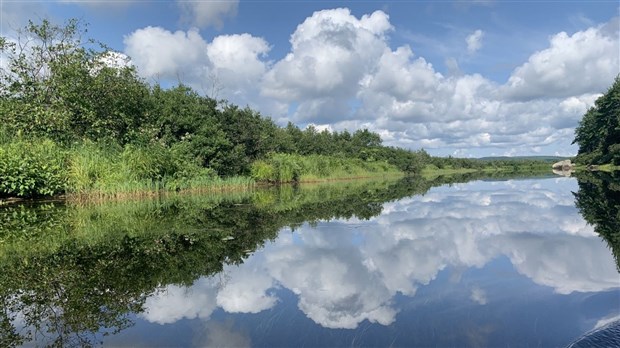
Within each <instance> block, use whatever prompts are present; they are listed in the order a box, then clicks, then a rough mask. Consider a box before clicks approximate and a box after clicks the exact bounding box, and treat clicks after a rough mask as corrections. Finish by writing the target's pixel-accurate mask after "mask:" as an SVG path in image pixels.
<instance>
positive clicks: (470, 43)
mask: <svg viewBox="0 0 620 348" xmlns="http://www.w3.org/2000/svg"><path fill="white" fill-rule="evenodd" d="M483 36H484V32H483V31H482V30H480V29H478V30H476V31H474V32H473V33H472V34H471V35H469V36H467V38H466V39H465V42H466V43H467V52H468V53H469V54H474V53H476V52H477V51H478V50H479V49H480V48H481V47H482V37H483Z"/></svg>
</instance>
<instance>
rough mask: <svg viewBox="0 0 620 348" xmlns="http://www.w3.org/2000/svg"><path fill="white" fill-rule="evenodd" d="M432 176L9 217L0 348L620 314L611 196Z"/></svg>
mask: <svg viewBox="0 0 620 348" xmlns="http://www.w3.org/2000/svg"><path fill="white" fill-rule="evenodd" d="M464 181H466V180H464ZM441 182H443V179H442V178H439V179H438V180H437V181H435V182H424V181H420V180H414V181H411V180H408V181H402V182H373V183H348V184H345V185H334V186H330V187H325V186H316V187H301V188H291V187H285V188H280V189H273V190H269V191H260V192H254V193H244V194H239V195H237V196H231V197H227V198H225V199H224V198H222V197H221V196H217V197H216V196H214V197H205V196H201V197H193V196H192V197H174V198H168V199H159V200H154V201H149V202H141V203H123V204H108V205H96V206H75V205H64V204H47V205H43V206H38V207H36V209H32V208H29V207H23V206H21V207H10V208H5V209H3V210H0V220H1V221H0V238H1V240H2V245H1V246H0V301H2V302H1V303H2V305H3V308H4V311H2V312H0V323H1V325H0V330H2V331H0V345H2V346H11V345H15V344H20V343H25V342H34V343H35V344H40V345H46V344H57V345H78V346H83V345H89V344H95V345H96V344H98V343H99V342H105V344H106V345H112V346H123V345H124V346H157V345H159V346H171V345H172V346H211V345H215V346H222V345H224V346H250V345H254V346H283V345H284V346H297V345H304V344H305V345H311V346H326V345H330V346H335V345H338V346H339V345H362V346H372V345H386V342H391V343H392V344H394V345H397V346H398V345H400V346H403V345H404V346H412V345H423V346H428V345H433V346H454V345H456V346H489V345H504V344H506V343H507V342H508V343H511V344H515V345H533V344H537V345H543V346H557V345H567V344H568V343H570V342H571V341H572V340H573V339H575V338H577V337H578V336H579V335H580V333H582V332H586V331H588V330H590V329H592V328H593V327H595V326H596V325H599V326H600V325H604V324H607V323H609V322H610V321H614V320H615V319H614V318H616V317H617V316H620V310H619V309H618V308H620V291H619V290H618V288H620V279H619V278H618V272H617V269H616V265H615V263H614V258H613V256H612V255H614V253H616V255H617V251H618V248H617V243H618V242H617V241H618V240H619V239H618V238H617V236H618V229H615V228H616V227H617V225H614V223H616V224H617V220H614V221H616V222H609V221H607V219H609V218H610V217H613V216H614V215H613V214H616V216H617V212H618V210H617V209H618V206H619V205H618V204H615V203H613V202H616V201H612V197H615V196H613V194H614V192H615V191H613V190H611V191H609V187H615V186H610V185H606V186H604V187H605V188H604V189H600V190H597V189H596V188H597V187H599V186H596V185H597V184H596V181H595V180H594V179H590V181H588V182H587V184H585V183H584V182H585V181H584V180H582V181H580V183H579V184H578V183H577V181H576V180H575V179H571V178H561V179H545V180H540V179H537V180H508V181H474V182H469V183H461V184H453V185H451V186H441V187H434V188H432V187H433V186H436V185H438V184H439V183H441ZM584 185H595V186H587V187H586V186H584ZM616 191H617V190H616ZM572 192H576V194H575V197H576V198H575V197H574V196H573V194H572ZM601 192H603V193H601ZM605 192H607V193H608V194H607V195H605ZM592 193H596V194H592ZM403 197H405V198H403ZM575 200H576V201H577V207H578V208H577V207H576V206H575ZM596 202H603V203H600V204H594V203H596ZM612 203H613V204H612ZM614 204H615V205H614ZM605 206H612V207H615V208H613V209H616V210H615V213H614V212H613V211H611V213H609V212H608V210H605V209H604V208H603V207H605ZM593 207H598V208H596V209H594V208H593ZM578 209H579V210H578ZM579 211H581V212H582V213H583V214H584V216H585V217H586V219H585V220H584V218H582V217H581V215H580V214H579ZM602 213H605V214H606V215H605V217H604V218H601V217H600V215H599V214H602ZM610 214H611V215H610ZM586 221H587V222H586ZM588 222H589V223H591V224H594V225H589V224H588ZM601 226H602V227H601ZM599 235H601V236H603V238H601V237H600V236H599ZM614 243H616V244H614ZM608 245H609V246H611V247H612V249H613V253H612V252H610V251H609V250H608ZM614 245H615V246H614ZM334 329H336V330H334ZM337 329H346V330H337ZM106 332H110V333H114V334H115V335H112V336H109V337H104V336H103V334H104V333H106Z"/></svg>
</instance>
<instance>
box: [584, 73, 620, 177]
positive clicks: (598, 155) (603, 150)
mask: <svg viewBox="0 0 620 348" xmlns="http://www.w3.org/2000/svg"><path fill="white" fill-rule="evenodd" d="M574 143H577V144H578V145H579V152H578V154H577V158H576V160H577V161H578V162H579V163H583V164H605V163H613V164H615V165H619V164H620V75H619V76H617V77H616V79H615V81H614V83H613V85H612V86H611V87H610V88H609V89H608V90H607V92H606V93H605V94H603V95H602V96H601V97H600V98H598V99H597V100H596V101H595V103H594V106H593V107H592V108H590V109H589V110H588V111H587V112H586V113H585V114H584V115H583V118H582V119H581V121H580V122H579V126H578V127H577V128H576V129H575V140H573V144H574Z"/></svg>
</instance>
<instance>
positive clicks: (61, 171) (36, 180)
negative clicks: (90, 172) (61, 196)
mask: <svg viewBox="0 0 620 348" xmlns="http://www.w3.org/2000/svg"><path fill="white" fill-rule="evenodd" d="M66 185H67V172H66V152H65V151H63V150H62V149H61V148H60V147H59V146H58V145H56V143H54V142H52V141H51V140H36V141H34V140H32V141H30V140H17V141H13V142H11V143H8V144H4V145H0V196H17V197H33V196H43V195H54V194H58V193H61V192H64V190H65V188H66Z"/></svg>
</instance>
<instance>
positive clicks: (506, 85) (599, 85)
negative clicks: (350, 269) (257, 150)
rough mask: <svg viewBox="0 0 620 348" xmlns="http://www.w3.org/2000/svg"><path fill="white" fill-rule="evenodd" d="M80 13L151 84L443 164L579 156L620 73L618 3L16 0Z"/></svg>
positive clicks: (15, 22) (49, 10)
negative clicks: (577, 136) (373, 138)
mask: <svg viewBox="0 0 620 348" xmlns="http://www.w3.org/2000/svg"><path fill="white" fill-rule="evenodd" d="M0 2H1V11H0V12H1V14H2V18H1V19H2V23H1V28H2V32H3V35H5V36H9V37H10V36H12V35H13V28H16V27H20V26H22V25H23V24H24V23H25V22H26V21H27V20H28V19H36V18H49V19H51V20H52V21H55V22H62V21H63V20H65V19H67V18H80V19H82V20H83V21H84V22H87V23H89V33H88V36H89V37H92V38H94V39H97V40H99V41H102V42H104V43H106V44H108V45H109V46H110V47H111V48H112V49H115V50H117V51H119V52H121V53H123V54H126V55H128V56H130V58H131V62H132V63H133V64H135V65H136V67H137V69H138V71H139V72H140V74H141V76H143V77H144V78H145V79H146V80H147V81H149V82H160V83H162V84H166V85H169V84H171V83H175V82H176V81H178V80H181V81H182V82H183V83H186V84H189V85H191V86H193V87H194V88H195V89H196V90H198V91H199V92H201V93H205V94H208V95H211V96H214V97H218V98H225V99H228V100H229V101H231V102H233V103H236V104H240V105H249V106H251V107H253V108H255V109H257V110H259V111H261V113H262V114H264V115H266V116H270V117H272V118H273V119H274V120H275V121H276V122H278V123H279V124H285V123H286V122H288V121H292V122H294V123H295V124H297V125H299V126H300V127H305V126H306V125H308V124H314V125H316V126H319V127H321V128H323V127H324V128H329V129H332V130H343V129H349V130H352V129H357V128H360V127H367V128H369V129H371V130H373V131H376V132H378V133H379V134H381V135H382V137H383V139H384V143H386V144H388V145H395V146H402V147H407V148H412V149H418V148H425V149H426V150H427V151H429V152H430V153H432V154H435V155H453V156H463V157H470V156H474V157H477V156H487V155H536V154H551V155H553V154H559V155H572V154H575V153H576V150H577V148H576V147H575V146H574V145H572V146H571V145H570V143H571V141H572V140H573V131H574V128H575V127H576V125H577V123H578V121H579V120H580V119H581V116H582V115H583V113H584V112H585V110H587V108H588V107H590V106H592V105H593V102H594V100H595V99H596V98H597V97H598V96H599V95H600V94H601V93H603V92H604V91H605V90H606V89H607V88H608V87H609V86H610V85H611V83H612V82H613V79H614V78H615V76H616V75H618V73H620V62H619V57H620V49H619V44H618V41H619V31H620V27H619V21H618V16H619V5H618V2H617V1H500V0H497V1H277V0H272V1H251V0H239V1H191V2H188V1H172V0H171V1H6V0H4V1H0Z"/></svg>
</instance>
